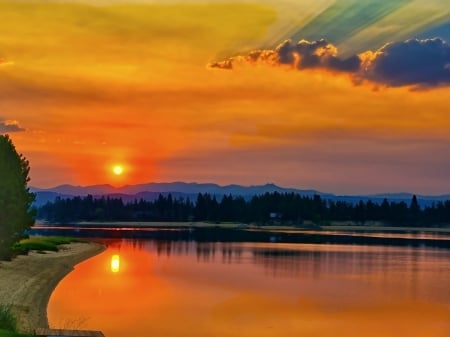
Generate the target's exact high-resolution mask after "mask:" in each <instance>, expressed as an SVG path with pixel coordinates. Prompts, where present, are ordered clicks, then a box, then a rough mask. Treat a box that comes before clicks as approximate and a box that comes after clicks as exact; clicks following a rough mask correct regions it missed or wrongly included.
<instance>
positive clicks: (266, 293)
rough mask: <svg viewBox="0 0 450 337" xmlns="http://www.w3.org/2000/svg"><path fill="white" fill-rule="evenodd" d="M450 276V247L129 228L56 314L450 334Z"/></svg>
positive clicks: (275, 332) (190, 327)
mask: <svg viewBox="0 0 450 337" xmlns="http://www.w3.org/2000/svg"><path fill="white" fill-rule="evenodd" d="M114 255H118V256H119V262H114V259H117V257H115V258H114V259H113V256H114ZM112 259H113V260H112ZM113 266H115V267H114V268H113ZM449 285H450V251H449V250H437V249H426V248H408V247H403V248H392V247H367V246H336V245H300V244H276V243H275V244H255V243H245V244H241V243H235V244H230V243H201V244H197V243H194V242H156V241H134V242H133V241H125V240H122V241H116V242H113V243H110V246H109V248H108V249H107V250H106V251H105V252H103V253H102V254H100V255H98V256H96V257H94V258H91V259H89V260H87V261H85V262H83V263H81V264H79V265H78V266H77V267H76V268H75V270H74V271H73V272H72V273H70V274H69V275H68V276H67V277H66V278H64V279H63V281H62V282H61V283H60V284H59V285H58V287H57V288H56V289H55V291H54V293H53V294H52V297H51V299H50V303H49V306H48V317H49V321H50V326H51V327H54V328H81V329H94V330H102V331H103V332H104V333H105V334H106V336H107V337H119V336H120V337H122V336H123V337H128V336H133V337H140V336H142V337H143V336H152V337H154V336H155V337H157V336H161V337H163V336H165V337H166V336H186V337H190V336H192V337H193V336H196V337H206V336H208V337H210V336H216V337H222V336H223V337H225V336H226V337H229V336H230V337H231V336H246V337H250V336H258V337H264V336H274V337H275V336H277V337H278V336H280V337H283V336H286V337H288V336H289V337H293V336H305V337H310V336H311V337H314V336H330V337H331V336H333V337H336V336H346V337H352V336H364V337H372V336H373V337H380V336H383V337H391V336H392V337H399V336H409V337H414V336H417V337H419V336H420V337H423V336H426V337H438V336H439V337H448V336H450V288H449Z"/></svg>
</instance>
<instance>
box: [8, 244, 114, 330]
mask: <svg viewBox="0 0 450 337" xmlns="http://www.w3.org/2000/svg"><path fill="white" fill-rule="evenodd" d="M104 249H105V248H104V247H103V246H102V245H100V244H96V243H71V244H69V245H62V246H61V249H60V250H59V251H58V252H46V253H45V254H39V253H37V252H30V253H29V254H28V255H26V256H24V255H21V256H18V257H16V258H15V259H14V260H12V261H8V262H4V261H1V262H0V303H1V304H6V305H11V309H12V311H13V313H14V315H15V316H16V318H17V325H18V329H19V330H20V331H23V332H33V330H34V329H35V328H38V327H41V328H44V327H48V319H47V304H48V301H49V299H50V296H51V294H52V292H53V290H54V289H55V287H56V286H57V285H58V283H59V282H60V281H61V280H62V279H63V278H64V277H65V276H66V275H67V274H68V273H70V272H71V271H72V270H73V268H74V266H75V265H77V264H78V263H80V262H82V261H83V260H86V259H88V258H90V257H92V256H94V255H97V254H99V253H101V252H102V251H103V250H104Z"/></svg>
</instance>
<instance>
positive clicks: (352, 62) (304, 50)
mask: <svg viewBox="0 0 450 337" xmlns="http://www.w3.org/2000/svg"><path fill="white" fill-rule="evenodd" d="M242 61H244V62H251V63H253V62H264V63H269V64H274V65H277V64H278V65H282V64H284V65H292V66H293V67H295V68H297V69H300V70H301V69H308V68H326V69H330V70H335V71H346V72H355V71H358V70H359V68H360V63H361V60H360V59H359V58H358V57H357V56H352V57H350V58H347V59H340V58H338V57H337V48H336V47H335V46H334V45H333V44H331V43H329V42H328V41H327V40H325V39H321V40H317V41H312V42H310V41H306V40H301V41H299V42H298V43H296V44H294V43H292V41H291V40H286V41H284V42H283V43H281V44H280V45H278V46H277V47H276V48H275V49H274V50H255V51H252V52H250V53H249V54H247V55H246V56H237V57H234V58H230V59H227V60H224V61H221V62H214V63H211V64H210V65H209V66H210V67H212V68H220V69H232V68H233V63H235V62H242Z"/></svg>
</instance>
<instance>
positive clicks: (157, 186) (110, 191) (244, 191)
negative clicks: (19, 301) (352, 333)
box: [30, 182, 450, 207]
mask: <svg viewBox="0 0 450 337" xmlns="http://www.w3.org/2000/svg"><path fill="white" fill-rule="evenodd" d="M30 191H31V192H34V193H35V194H36V201H35V206H37V207H39V206H42V205H44V204H45V203H47V202H52V201H54V200H55V199H56V198H57V197H60V198H73V197H75V196H87V195H92V196H94V197H101V196H108V197H111V198H121V199H122V200H123V201H124V202H131V201H134V200H136V199H137V200H140V199H144V200H147V201H151V200H155V199H156V198H158V196H159V195H160V194H162V195H164V196H167V195H168V194H171V195H172V197H173V198H190V199H191V200H193V201H195V200H196V198H197V195H198V194H199V193H209V194H211V195H214V196H216V198H218V199H220V198H221V197H222V196H224V195H230V194H231V195H233V196H242V197H244V198H245V199H250V198H251V197H253V196H254V195H260V194H264V193H272V192H279V193H298V194H300V195H302V196H309V197H312V196H314V195H319V196H320V197H321V198H323V199H329V200H334V201H338V200H339V201H345V202H349V203H357V202H359V201H361V200H362V201H367V200H372V201H373V202H375V203H379V202H382V201H383V200H384V199H388V200H389V201H395V202H399V201H404V202H406V203H407V204H409V202H410V201H411V198H412V196H413V194H411V193H386V194H371V195H335V194H332V193H324V192H320V191H316V190H310V189H306V190H304V189H295V188H285V187H280V186H277V185H275V184H265V185H255V186H242V185H234V184H233V185H225V186H221V185H217V184H213V183H186V182H171V183H145V184H137V185H125V186H121V187H114V186H111V185H90V186H73V185H60V186H56V187H53V188H46V189H44V188H37V187H30ZM417 199H418V201H419V204H420V205H421V206H427V205H431V204H432V203H433V202H438V201H444V200H450V194H449V195H439V196H427V195H417Z"/></svg>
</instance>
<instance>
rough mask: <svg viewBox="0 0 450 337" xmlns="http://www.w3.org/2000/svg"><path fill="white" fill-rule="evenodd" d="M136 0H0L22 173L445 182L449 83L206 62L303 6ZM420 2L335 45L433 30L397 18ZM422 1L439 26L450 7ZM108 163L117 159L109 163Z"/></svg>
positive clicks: (4, 104)
mask: <svg viewBox="0 0 450 337" xmlns="http://www.w3.org/2000/svg"><path fill="white" fill-rule="evenodd" d="M141 2H144V3H141V4H135V5H133V4H127V3H126V2H123V4H122V2H121V1H99V2H98V3H96V4H95V5H89V4H86V2H83V1H67V2H65V1H61V2H58V3H57V4H56V1H55V2H53V1H35V2H27V1H20V2H17V1H3V0H1V1H0V13H1V14H0V30H1V31H2V32H3V33H2V34H1V36H0V60H2V61H0V130H3V131H6V132H8V130H9V133H10V135H11V137H12V138H13V141H14V143H15V145H16V147H17V149H18V151H19V152H22V153H23V154H24V155H25V156H26V157H27V158H28V159H29V160H30V163H31V167H32V171H31V177H32V180H31V185H33V186H38V187H51V186H55V185H58V184H63V183H70V184H76V185H87V184H102V183H110V184H113V185H123V184H134V183H142V182H149V181H175V180H177V181H180V180H183V181H197V182H216V183H220V184H228V183H239V184H263V183H266V182H274V183H277V184H280V185H284V186H291V187H298V188H315V189H318V190H322V191H327V192H335V193H372V192H400V191H410V192H415V193H429V194H438V193H446V192H450V179H449V178H450V159H448V158H450V157H449V156H448V155H447V151H448V150H447V149H448V147H449V145H450V139H449V138H450V136H449V135H450V133H449V130H450V119H449V109H448V93H449V88H448V86H446V85H444V86H438V87H427V88H424V87H421V88H415V87H414V86H408V85H402V86H396V87H390V86H386V85H384V84H380V83H375V82H373V81H370V80H364V81H362V82H358V83H355V79H354V78H353V77H352V76H351V75H349V74H347V73H336V72H332V71H330V70H327V69H321V68H314V69H309V70H304V71H296V70H293V69H292V67H290V66H288V65H279V66H270V65H267V64H259V63H258V64H254V65H252V64H245V63H243V64H239V65H237V66H236V67H235V68H234V69H233V70H231V71H226V70H221V69H211V68H209V67H208V66H207V64H208V63H209V62H212V61H218V60H221V59H223V58H226V57H229V56H233V55H236V54H240V53H246V52H248V51H249V50H251V49H255V48H258V46H259V44H264V47H267V48H274V47H275V45H276V44H278V43H279V42H281V41H283V40H284V39H286V38H288V37H290V36H293V35H294V32H296V29H297V28H298V25H301V24H302V25H305V24H306V23H307V21H305V20H306V19H305V20H303V21H304V22H303V23H299V22H296V21H295V20H294V19H293V17H294V15H292V17H289V16H288V13H290V11H289V6H294V5H292V4H291V2H290V1H287V0H286V1H284V2H283V1H282V2H279V3H275V2H273V1H269V0H267V1H261V2H259V3H257V2H251V1H246V2H244V1H242V3H239V2H236V3H233V4H227V3H226V2H224V3H222V4H218V1H210V2H207V3H209V4H205V3H203V4H196V3H195V1H189V2H187V1H186V2H184V3H183V4H182V5H179V4H170V5H167V4H165V5H161V4H160V3H162V2H161V1H153V2H150V1H147V2H145V1H141ZM113 3H114V5H111V4H113ZM423 3H424V2H423V1H414V2H413V4H414V5H415V6H416V7H413V8H412V9H411V8H410V7H411V6H412V5H413V4H410V5H409V7H407V6H405V7H404V8H403V7H402V8H400V9H398V8H396V9H392V13H391V14H389V15H385V16H383V17H379V18H377V21H375V22H374V23H373V24H372V25H369V26H368V25H360V26H358V25H356V24H355V27H356V28H355V29H354V30H353V31H352V33H351V34H350V33H348V34H350V35H349V36H348V37H347V38H346V39H342V40H339V41H338V40H336V41H338V43H335V45H336V46H337V47H338V48H342V50H344V51H345V52H346V53H351V52H355V53H360V52H362V51H364V50H373V51H375V50H376V49H378V48H380V47H381V46H382V45H383V44H384V43H386V42H389V41H384V42H383V43H381V41H377V40H376V39H375V38H372V40H370V39H368V38H367V37H370V36H372V37H374V36H376V34H375V33H374V31H376V29H377V27H379V25H380V24H382V23H383V22H390V20H391V21H392V20H396V22H400V23H401V24H403V25H399V28H398V30H397V31H398V34H397V36H396V37H398V39H399V40H403V39H406V38H409V37H414V36H415V35H414V34H416V33H419V32H421V31H424V30H425V28H427V29H428V28H430V27H428V26H426V27H417V29H416V31H412V30H411V29H409V30H408V29H406V27H407V25H406V24H408V23H409V24H411V22H413V21H414V19H415V17H414V16H411V13H413V11H412V10H413V9H414V10H416V12H417V10H418V9H420V8H421V7H420V6H421V5H423ZM282 4H283V6H282ZM308 4H310V1H309V0H308V1H306V0H305V1H300V2H299V3H298V4H297V5H296V6H297V7H295V8H296V9H297V10H298V13H300V9H302V10H303V9H304V8H313V9H314V10H316V11H317V13H316V14H317V17H320V15H321V13H322V14H323V13H324V10H325V9H327V8H328V7H329V6H331V2H330V1H325V0H324V1H321V2H316V5H315V7H308ZM286 6H287V7H286ZM301 6H303V7H302V8H300V7H301ZM433 6H434V7H433ZM428 7H429V10H430V11H431V10H432V9H434V10H435V11H434V12H433V13H434V14H433V15H435V17H436V18H439V20H438V19H436V20H437V21H436V24H437V23H441V22H445V20H444V19H445V18H448V16H446V15H447V14H446V13H447V12H448V10H447V12H443V10H442V8H444V7H442V5H441V2H439V1H431V2H430V3H429V6H428ZM440 9H441V11H439V10H440ZM311 10H312V9H311ZM294 12H295V11H294ZM325 13H326V12H325ZM414 13H415V12H414ZM417 15H419V14H417ZM322 16H323V15H322ZM295 17H296V18H297V17H298V18H300V16H295ZM408 18H409V19H408ZM332 19H333V18H329V20H332ZM408 20H409V21H408ZM324 27H326V26H324ZM358 27H359V28H358ZM408 27H409V26H408ZM357 28H358V29H357ZM289 34H290V35H289ZM305 34H306V30H305ZM408 34H409V35H408ZM323 37H324V38H327V37H326V36H323ZM430 37H434V36H430ZM305 38H310V37H309V36H305ZM363 38H364V39H363ZM362 40H364V41H366V42H365V43H362V42H361V41H362ZM369 40H370V43H371V44H372V45H371V46H369V45H368V42H367V41H369ZM332 42H334V41H332ZM269 43H272V45H271V46H268V44H269ZM358 43H361V45H359V44H358ZM369 47H370V48H369ZM449 64H450V63H449ZM22 129H23V130H22ZM11 131H17V132H11ZM114 164H122V165H123V166H124V173H123V174H122V175H121V176H114V175H113V174H112V171H111V168H112V166H113V165H114Z"/></svg>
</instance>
